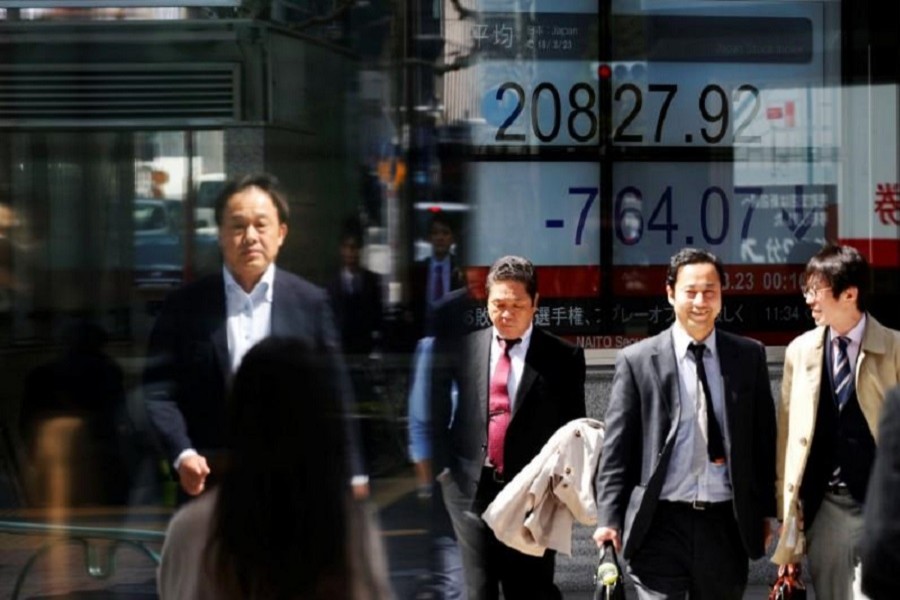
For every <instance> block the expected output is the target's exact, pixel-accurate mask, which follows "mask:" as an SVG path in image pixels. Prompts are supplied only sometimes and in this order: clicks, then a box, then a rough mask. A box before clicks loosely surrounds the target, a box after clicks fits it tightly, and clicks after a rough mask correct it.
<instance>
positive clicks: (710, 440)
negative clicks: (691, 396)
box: [688, 343, 725, 465]
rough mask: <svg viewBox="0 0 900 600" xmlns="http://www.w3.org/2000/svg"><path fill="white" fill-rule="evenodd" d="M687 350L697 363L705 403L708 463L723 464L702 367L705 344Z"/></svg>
mask: <svg viewBox="0 0 900 600" xmlns="http://www.w3.org/2000/svg"><path fill="white" fill-rule="evenodd" d="M688 350H690V351H691V352H693V353H694V359H695V360H696V361H697V377H698V378H699V379H700V387H701V390H700V391H701V392H702V394H703V398H704V401H705V403H706V451H707V453H708V454H709V461H710V462H712V463H714V464H717V465H719V464H723V463H724V462H725V444H724V442H723V441H722V430H721V429H720V428H719V422H718V421H717V420H716V413H715V412H714V411H713V404H712V394H711V393H710V391H709V380H708V379H707V378H706V367H705V366H704V365H703V353H704V352H705V351H706V344H694V343H691V344H689V345H688Z"/></svg>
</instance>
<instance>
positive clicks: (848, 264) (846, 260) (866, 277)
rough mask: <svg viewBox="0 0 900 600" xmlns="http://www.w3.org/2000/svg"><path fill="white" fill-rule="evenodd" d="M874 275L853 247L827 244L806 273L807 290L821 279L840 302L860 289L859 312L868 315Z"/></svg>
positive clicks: (804, 280) (814, 258)
mask: <svg viewBox="0 0 900 600" xmlns="http://www.w3.org/2000/svg"><path fill="white" fill-rule="evenodd" d="M871 277H872V274H871V271H870V269H869V263H868V261H867V260H866V258H865V257H864V256H863V255H862V254H860V252H859V250H857V249H856V248H854V247H852V246H839V245H837V244H827V245H826V246H825V247H824V248H822V249H821V250H819V251H818V252H817V253H816V255H815V256H813V257H812V258H811V259H809V262H808V263H806V270H805V271H804V272H803V282H804V286H805V285H806V282H807V281H808V280H810V279H821V280H822V282H824V283H827V284H828V286H829V287H831V295H832V297H834V298H837V297H838V296H840V295H841V292H843V291H844V290H846V289H847V288H851V287H856V289H857V290H858V291H859V293H858V294H857V296H856V308H858V309H859V310H860V311H863V312H864V311H865V310H866V306H867V303H868V295H869V294H868V292H869V285H870V282H871Z"/></svg>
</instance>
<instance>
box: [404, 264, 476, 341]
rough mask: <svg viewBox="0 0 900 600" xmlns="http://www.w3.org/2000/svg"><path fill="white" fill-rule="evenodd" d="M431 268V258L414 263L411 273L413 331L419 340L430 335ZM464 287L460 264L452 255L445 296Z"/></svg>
mask: <svg viewBox="0 0 900 600" xmlns="http://www.w3.org/2000/svg"><path fill="white" fill-rule="evenodd" d="M430 268H431V258H430V257H429V258H425V259H423V260H420V261H417V262H415V263H413V265H412V270H411V272H410V278H409V285H410V294H411V296H410V307H411V309H412V318H413V331H414V334H415V337H416V340H418V339H419V338H421V337H424V336H426V335H429V333H430V332H429V331H428V325H429V323H428V270H429V269H430ZM462 286H463V278H462V276H461V274H460V271H459V262H458V261H457V260H456V257H455V256H453V255H452V254H451V255H450V289H448V290H444V294H446V293H447V292H450V291H452V290H457V289H459V288H461V287H462Z"/></svg>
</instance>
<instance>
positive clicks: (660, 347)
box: [652, 329, 681, 432]
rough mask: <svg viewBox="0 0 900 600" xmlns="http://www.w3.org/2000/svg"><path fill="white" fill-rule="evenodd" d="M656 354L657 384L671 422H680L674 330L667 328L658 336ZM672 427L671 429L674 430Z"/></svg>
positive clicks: (654, 358)
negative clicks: (673, 341)
mask: <svg viewBox="0 0 900 600" xmlns="http://www.w3.org/2000/svg"><path fill="white" fill-rule="evenodd" d="M657 342H658V343H657V346H656V354H654V355H653V357H652V360H653V363H654V366H655V367H656V368H655V369H653V373H654V375H655V376H656V377H658V379H657V381H656V385H657V386H659V389H660V392H661V393H660V397H661V398H662V399H663V403H665V404H666V412H667V413H668V415H669V418H670V419H671V423H678V418H679V415H680V413H681V401H680V399H679V397H680V395H681V394H680V391H679V389H680V388H679V386H678V367H677V361H676V359H675V347H674V345H673V344H672V330H671V329H667V330H666V331H664V332H663V333H661V334H660V335H659V337H658V338H657ZM674 430H675V428H674V427H672V429H671V431H672V432H674Z"/></svg>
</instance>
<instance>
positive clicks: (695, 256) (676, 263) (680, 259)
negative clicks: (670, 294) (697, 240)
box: [666, 248, 725, 290]
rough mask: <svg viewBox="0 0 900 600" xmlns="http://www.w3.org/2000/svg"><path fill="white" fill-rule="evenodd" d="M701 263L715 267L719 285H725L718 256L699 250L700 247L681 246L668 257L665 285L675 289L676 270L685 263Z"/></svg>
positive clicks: (723, 268) (722, 268) (723, 273)
mask: <svg viewBox="0 0 900 600" xmlns="http://www.w3.org/2000/svg"><path fill="white" fill-rule="evenodd" d="M698 264H699V265H702V264H710V265H713V266H715V267H716V273H718V274H719V285H721V286H724V285H725V267H723V266H722V261H721V260H719V257H718V256H716V255H715V254H713V253H712V252H710V251H709V250H701V249H700V248H682V249H681V250H679V251H678V252H677V253H675V255H674V256H672V258H671V259H669V270H668V272H667V273H666V286H668V287H670V288H672V289H673V290H674V289H675V282H676V281H677V280H678V271H679V270H680V269H681V267H683V266H685V265H698Z"/></svg>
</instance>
